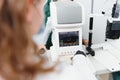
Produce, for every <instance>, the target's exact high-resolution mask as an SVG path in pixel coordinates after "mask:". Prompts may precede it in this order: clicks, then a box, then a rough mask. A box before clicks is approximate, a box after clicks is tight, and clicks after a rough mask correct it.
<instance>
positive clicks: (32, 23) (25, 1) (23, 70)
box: [0, 0, 51, 80]
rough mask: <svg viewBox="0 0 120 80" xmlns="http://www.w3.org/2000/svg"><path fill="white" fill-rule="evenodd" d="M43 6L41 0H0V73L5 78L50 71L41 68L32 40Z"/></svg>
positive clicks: (10, 79)
mask: <svg viewBox="0 0 120 80" xmlns="http://www.w3.org/2000/svg"><path fill="white" fill-rule="evenodd" d="M43 6H44V0H0V76H3V77H4V78H5V80H31V77H32V76H33V74H34V73H35V72H36V71H42V72H45V71H49V70H51V69H43V68H42V66H41V65H42V63H43V62H44V61H43V60H44V59H41V58H42V57H40V56H39V57H38V54H36V53H38V50H37V47H36V45H35V44H34V43H33V41H32V35H33V34H34V33H37V31H39V28H40V25H41V23H42V18H43ZM28 76H29V77H28Z"/></svg>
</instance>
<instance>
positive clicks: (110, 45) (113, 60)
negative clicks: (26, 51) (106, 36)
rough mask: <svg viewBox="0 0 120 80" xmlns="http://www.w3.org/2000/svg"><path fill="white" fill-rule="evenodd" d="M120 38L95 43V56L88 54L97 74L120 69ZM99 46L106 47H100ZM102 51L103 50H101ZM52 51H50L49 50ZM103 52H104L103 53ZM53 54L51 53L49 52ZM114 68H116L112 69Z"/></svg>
mask: <svg viewBox="0 0 120 80" xmlns="http://www.w3.org/2000/svg"><path fill="white" fill-rule="evenodd" d="M119 45H120V40H114V41H109V42H107V43H102V44H97V45H93V48H94V49H95V54H96V56H95V57H92V56H90V55H89V56H88V59H89V60H90V62H91V64H92V65H93V67H94V70H95V73H96V74H104V73H110V72H115V71H120V47H119ZM99 47H104V48H102V49H99ZM101 51H102V52H101ZM48 53H50V51H49V52H48ZM101 53H102V54H101ZM48 56H51V54H48ZM113 68H114V70H112V69H113Z"/></svg>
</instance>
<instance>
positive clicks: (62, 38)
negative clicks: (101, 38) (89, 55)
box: [59, 31, 79, 47]
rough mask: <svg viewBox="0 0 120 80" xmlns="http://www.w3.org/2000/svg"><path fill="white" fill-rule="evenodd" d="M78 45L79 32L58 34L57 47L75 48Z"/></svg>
mask: <svg viewBox="0 0 120 80" xmlns="http://www.w3.org/2000/svg"><path fill="white" fill-rule="evenodd" d="M77 45H79V31H72V32H59V46H60V47H66V46H77Z"/></svg>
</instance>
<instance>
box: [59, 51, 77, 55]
mask: <svg viewBox="0 0 120 80" xmlns="http://www.w3.org/2000/svg"><path fill="white" fill-rule="evenodd" d="M75 53H76V51H66V52H61V54H60V55H74V54H75Z"/></svg>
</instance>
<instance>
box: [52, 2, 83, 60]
mask: <svg viewBox="0 0 120 80" xmlns="http://www.w3.org/2000/svg"><path fill="white" fill-rule="evenodd" d="M50 12H51V19H52V28H53V29H52V31H53V35H52V43H53V47H52V49H51V51H52V52H51V56H52V59H55V58H56V56H73V55H74V54H75V53H76V51H78V50H82V27H83V24H84V19H85V18H84V9H83V6H82V5H81V4H80V3H76V2H72V1H58V2H51V4H50Z"/></svg>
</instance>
